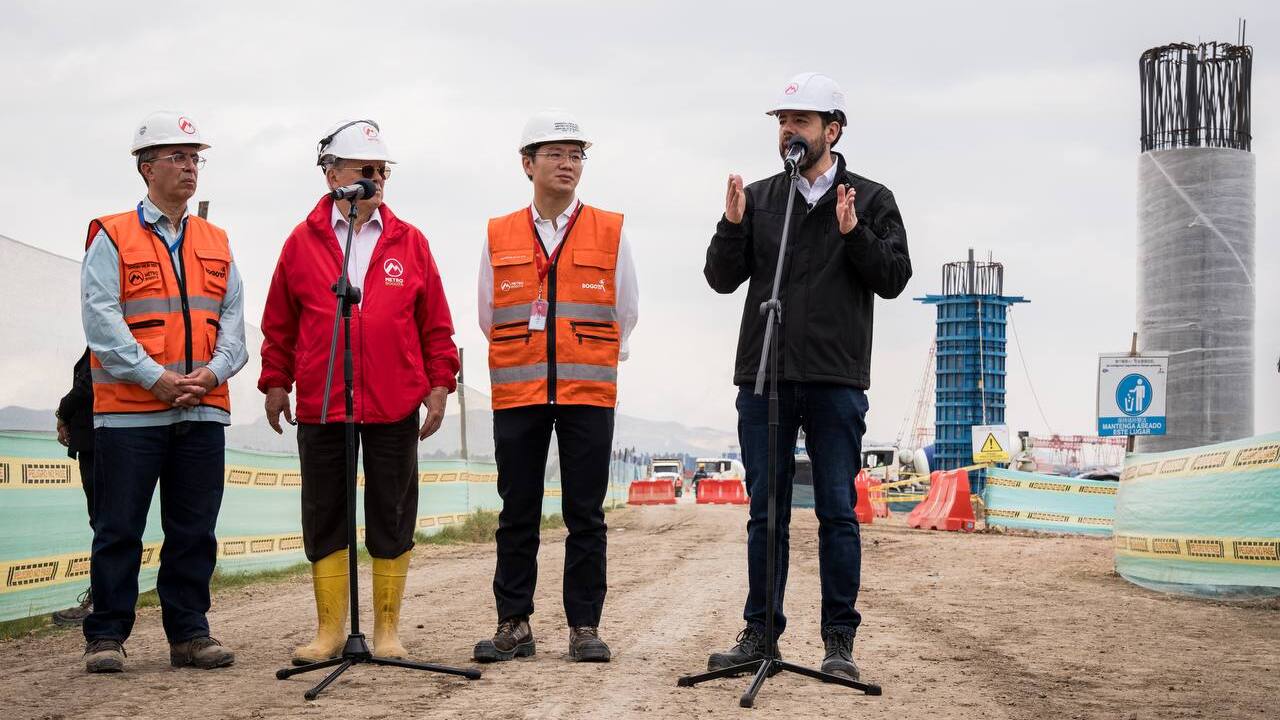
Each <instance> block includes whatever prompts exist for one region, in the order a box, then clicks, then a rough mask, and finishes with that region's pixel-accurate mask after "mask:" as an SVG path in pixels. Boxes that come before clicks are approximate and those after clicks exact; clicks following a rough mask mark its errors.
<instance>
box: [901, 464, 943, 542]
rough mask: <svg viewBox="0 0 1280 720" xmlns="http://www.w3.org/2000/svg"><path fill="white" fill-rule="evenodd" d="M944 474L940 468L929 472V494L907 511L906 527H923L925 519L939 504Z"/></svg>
mask: <svg viewBox="0 0 1280 720" xmlns="http://www.w3.org/2000/svg"><path fill="white" fill-rule="evenodd" d="M946 475H947V474H946V473H944V472H942V471H941V470H934V471H933V472H931V473H929V494H927V495H925V497H924V500H923V501H921V502H920V504H918V505H916V506H915V507H913V508H911V512H909V513H907V527H913V528H920V527H924V522H925V520H926V519H927V518H929V517H930V516H931V515H933V513H934V508H935V507H937V505H938V504H939V495H941V494H942V485H943V483H944V480H943V478H945V477H946Z"/></svg>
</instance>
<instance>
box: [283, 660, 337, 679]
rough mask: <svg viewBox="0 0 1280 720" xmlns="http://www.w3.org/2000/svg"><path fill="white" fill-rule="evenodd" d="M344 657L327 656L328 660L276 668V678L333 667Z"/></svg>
mask: <svg viewBox="0 0 1280 720" xmlns="http://www.w3.org/2000/svg"><path fill="white" fill-rule="evenodd" d="M345 659H346V658H340V657H336V658H329V659H328V660H321V661H320V662H313V663H307V664H306V665H299V666H298V667H292V668H285V669H284V670H277V671H276V679H277V680H284V679H285V678H290V677H293V676H294V675H300V674H302V673H307V672H311V671H312V670H320V669H322V668H327V667H333V666H334V665H337V664H338V663H340V662H342V661H343V660H345Z"/></svg>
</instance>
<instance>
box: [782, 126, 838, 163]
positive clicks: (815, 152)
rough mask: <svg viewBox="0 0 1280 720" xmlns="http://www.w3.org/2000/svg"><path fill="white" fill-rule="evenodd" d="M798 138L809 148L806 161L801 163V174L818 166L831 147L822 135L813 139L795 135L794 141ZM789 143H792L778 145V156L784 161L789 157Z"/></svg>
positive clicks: (805, 156) (806, 152)
mask: <svg viewBox="0 0 1280 720" xmlns="http://www.w3.org/2000/svg"><path fill="white" fill-rule="evenodd" d="M796 137H798V138H800V139H802V140H804V141H805V144H807V145H808V146H809V149H808V150H807V151H805V154H804V160H802V161H800V168H799V169H800V172H804V171H805V170H808V169H809V168H811V167H813V166H814V165H817V164H818V161H819V160H821V159H822V157H823V156H824V155H826V154H827V149H828V148H829V147H830V146H829V145H828V144H827V138H826V136H825V135H823V134H821V133H819V134H818V137H816V138H813V139H810V138H807V137H805V136H803V135H795V136H793V137H792V139H795V138H796ZM789 142H790V141H787V142H785V143H781V144H779V145H778V155H779V157H781V158H783V159H784V160H785V159H786V157H787V144H788V143H789Z"/></svg>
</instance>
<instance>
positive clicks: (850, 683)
mask: <svg viewBox="0 0 1280 720" xmlns="http://www.w3.org/2000/svg"><path fill="white" fill-rule="evenodd" d="M777 665H778V669H779V670H786V671H787V672H793V673H795V674H797V675H804V676H805V677H811V678H813V679H815V680H821V681H822V682H828V683H834V684H836V685H843V686H845V687H849V688H853V689H854V690H861V691H862V692H863V694H865V695H879V694H880V686H879V685H876V684H874V683H864V682H859V681H857V680H853V679H850V678H847V677H845V676H843V675H835V674H833V673H824V672H822V671H821V670H813V669H811V668H807V667H805V666H803V665H796V664H794V663H789V662H784V661H782V660H778V661H777Z"/></svg>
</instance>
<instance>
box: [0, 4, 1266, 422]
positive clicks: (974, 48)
mask: <svg viewBox="0 0 1280 720" xmlns="http://www.w3.org/2000/svg"><path fill="white" fill-rule="evenodd" d="M0 9H2V10H3V16H4V21H3V23H2V24H0V67H3V68H4V72H3V74H0V98H2V100H0V102H3V105H2V106H0V107H3V112H0V144H2V146H3V156H4V167H5V170H6V171H5V172H3V173H0V234H4V235H8V236H10V237H13V238H16V239H19V240H22V241H24V242H27V243H30V244H32V245H36V246H38V247H41V248H45V249H48V250H50V251H53V252H56V253H60V254H63V255H66V256H69V257H78V256H79V255H80V254H81V252H82V248H83V242H84V231H85V230H84V229H85V227H86V224H87V221H88V220H89V219H90V218H92V217H94V216H97V215H101V214H104V213H109V212H118V211H121V210H126V209H129V208H131V207H132V206H133V205H134V204H135V203H136V202H137V200H138V199H139V198H140V197H141V195H142V193H143V192H144V190H143V186H142V184H141V180H140V179H139V178H138V176H137V175H136V174H135V173H134V169H133V163H132V159H131V157H130V156H129V142H130V134H131V132H132V131H133V129H134V126H135V125H136V124H137V122H138V121H139V120H140V119H141V118H142V117H143V116H144V115H146V114H147V113H148V112H150V111H152V110H155V109H161V108H165V109H177V110H181V111H183V112H185V113H188V114H190V115H191V116H192V117H193V118H195V119H196V120H197V121H198V122H199V123H200V124H201V128H202V131H203V132H204V133H205V135H206V137H208V138H210V139H211V141H212V144H213V148H212V149H211V150H209V151H208V152H207V157H208V158H209V163H208V166H207V167H206V168H205V170H204V172H203V173H202V176H201V179H200V188H199V192H198V193H197V196H196V199H197V200H199V199H205V200H210V201H211V202H212V208H211V216H210V219H211V220H213V221H214V222H215V223H217V224H219V225H221V226H222V227H224V228H226V229H227V230H228V231H229V233H230V236H231V243H232V249H233V251H234V253H235V256H236V260H237V263H238V265H239V268H240V272H241V274H242V275H243V277H244V279H245V285H246V302H247V316H248V318H249V320H250V321H251V322H255V323H256V322H257V321H258V319H259V318H260V317H261V313H262V304H263V301H264V299H265V296H266V288H267V284H268V282H269V279H270V276H271V272H272V270H273V268H274V266H275V262H276V257H277V255H278V253H279V250H280V247H281V245H282V244H283V242H284V239H285V237H286V236H287V234H288V233H289V231H290V230H291V229H292V227H293V226H294V225H296V224H297V223H298V222H299V221H300V220H301V219H302V218H303V217H304V216H305V214H306V213H307V212H308V211H309V210H310V209H311V208H312V207H313V205H314V203H315V202H316V200H317V198H318V196H319V194H320V193H321V191H322V190H323V189H324V187H323V180H322V177H321V175H320V172H319V171H318V170H317V169H316V167H315V166H314V162H315V155H314V151H315V144H316V141H317V140H318V139H319V137H320V136H321V135H322V134H323V132H324V130H325V128H326V127H327V126H329V125H331V124H332V123H334V122H336V121H337V120H340V119H344V118H373V119H375V120H377V121H378V122H379V123H380V124H381V126H382V129H383V136H384V138H385V139H386V140H387V141H388V143H389V144H390V147H391V149H392V151H393V152H394V153H395V155H396V157H397V159H398V160H399V164H398V165H397V166H396V167H395V174H394V175H393V177H392V178H391V180H390V182H389V184H388V187H387V202H388V204H389V205H390V206H391V207H392V208H393V209H394V210H395V212H396V213H397V214H398V215H399V216H401V217H402V218H404V219H406V220H408V221H409V222H411V223H413V224H415V225H417V226H418V227H419V228H421V229H422V230H423V232H425V233H426V235H427V237H428V238H429V240H430V242H431V247H432V250H433V252H434V254H435V257H436V260H437V263H438V264H439V266H440V268H441V272H442V274H443V277H444V282H445V287H446V291H447V293H448V296H449V301H450V305H451V307H452V310H453V317H454V322H455V325H456V327H457V335H456V338H455V339H456V341H457V342H458V344H459V346H463V347H465V348H466V349H467V350H468V351H469V357H468V358H467V367H466V369H467V373H468V374H467V380H468V382H469V383H470V384H473V385H476V386H478V387H481V388H487V385H488V383H487V372H486V362H485V342H484V338H483V336H482V335H481V333H480V331H479V330H478V328H477V327H476V319H475V317H476V308H475V304H476V299H475V297H476V292H475V283H476V273H477V269H478V264H479V251H480V247H481V243H482V242H483V240H484V232H485V222H486V219H487V218H489V217H492V216H496V215H500V214H505V213H507V212H509V211H511V210H514V209H516V208H518V207H521V206H522V205H525V204H527V203H528V202H529V200H530V197H531V189H530V186H529V183H528V181H527V180H526V179H525V177H524V175H523V174H522V173H521V171H520V166H519V160H518V156H517V154H516V151H517V145H518V139H519V136H520V129H521V127H522V125H523V123H524V121H525V118H526V117H527V116H528V115H529V114H530V113H531V112H533V111H535V110H537V109H539V108H542V107H548V106H562V107H566V108H568V109H570V110H572V111H573V112H574V113H576V114H577V115H578V118H579V120H580V121H581V123H582V125H583V127H584V129H585V130H586V131H587V132H588V133H590V134H591V136H592V137H593V138H594V140H595V143H596V144H595V146H594V147H593V148H592V150H591V152H590V155H591V158H590V160H589V161H588V162H587V166H586V169H585V171H584V174H583V181H582V184H581V186H580V188H579V193H580V197H581V198H582V199H583V200H584V201H586V202H588V203H591V204H594V205H598V206H600V207H603V208H606V209H611V210H618V211H621V212H624V213H625V214H626V224H625V226H626V228H627V233H628V236H629V237H630V239H631V242H632V244H633V247H634V253H635V259H636V263H637V265H638V268H639V278H640V286H641V319H640V325H639V327H638V329H637V330H636V332H635V334H634V336H633V338H632V359H631V360H630V361H629V362H627V363H626V364H624V366H623V367H622V371H621V380H620V386H621V389H620V401H621V411H622V412H625V413H628V414H631V415H638V416H641V417H649V418H660V419H675V420H679V421H682V422H685V423H688V424H702V425H711V426H715V427H721V428H732V427H734V425H735V422H736V419H735V413H734V409H733V397H734V388H733V387H732V385H731V381H730V378H731V370H732V363H733V355H734V346H735V342H736V336H737V330H738V323H739V319H740V314H741V311H742V301H743V294H742V292H741V291H740V292H739V293H737V294H735V295H733V296H719V295H716V294H714V293H713V292H711V290H709V289H708V288H707V286H706V283H705V281H704V280H703V278H702V274H701V271H702V265H703V260H704V254H705V251H706V246H707V243H708V240H709V239H710V236H711V233H712V231H713V229H714V226H715V222H716V220H717V219H718V218H719V216H720V213H721V211H722V210H723V200H724V183H725V177H726V175H727V174H728V173H730V172H737V173H740V174H742V175H743V176H744V177H746V178H747V179H748V181H750V180H754V179H758V178H761V177H765V176H767V175H770V174H773V173H774V172H776V170H777V166H778V159H777V154H776V152H777V151H776V125H775V123H774V121H773V120H772V118H769V117H767V116H765V114H764V111H765V109H767V107H768V106H769V103H770V102H771V100H772V99H773V97H774V95H775V93H776V92H777V91H778V89H779V88H780V87H781V86H782V85H783V84H784V83H785V82H786V80H787V79H788V78H789V77H790V76H791V75H793V74H795V73H797V72H802V71H807V70H817V71H822V72H825V73H827V74H829V75H831V76H832V77H834V78H835V79H836V80H837V82H839V83H840V84H841V85H842V86H843V87H844V89H845V92H846V94H847V96H848V97H849V106H850V125H849V127H848V129H847V131H846V133H845V136H844V139H843V140H842V141H841V142H840V145H839V147H838V148H837V149H838V150H840V151H843V152H844V153H845V155H846V158H847V159H848V161H849V164H850V167H851V169H853V170H854V171H855V172H858V173H860V174H862V175H865V176H868V177H870V178H873V179H875V180H878V181H880V182H882V183H884V184H885V185H887V186H888V187H890V188H891V189H892V190H893V191H894V193H895V194H896V196H897V198H898V202H899V205H900V207H901V209H902V213H903V217H904V219H905V222H906V227H907V231H908V238H909V241H910V249H911V256H912V262H913V264H914V267H915V276H914V277H913V278H912V280H911V283H910V284H909V285H908V287H907V290H906V292H905V293H903V295H902V297H900V298H898V299H895V300H892V301H878V304H877V308H876V327H875V351H874V358H873V363H872V383H873V387H872V390H871V392H870V397H871V415H870V417H869V427H870V433H869V435H870V436H871V437H872V438H889V439H891V438H893V437H894V436H895V435H896V434H897V432H898V428H899V426H900V425H901V424H902V422H903V419H904V417H905V416H906V415H908V414H909V413H910V411H911V409H912V407H911V406H912V403H913V401H914V399H915V394H916V392H917V390H918V387H919V385H920V380H921V371H922V369H923V367H924V362H925V358H926V354H927V352H928V348H929V343H930V340H931V338H932V335H933V331H934V326H933V318H934V309H933V308H932V307H928V306H924V305H921V304H919V303H916V302H913V301H912V299H911V298H913V297H917V296H921V295H924V294H926V293H936V292H938V291H939V283H940V277H941V271H940V266H941V265H942V263H944V262H947V261H951V260H959V259H961V258H962V257H963V256H964V254H965V252H966V250H967V248H970V247H972V248H974V249H975V250H977V251H978V253H979V254H980V255H981V256H983V257H985V256H986V254H987V253H988V252H990V253H992V254H993V255H994V257H995V259H996V260H998V261H1001V262H1003V263H1004V264H1005V268H1006V270H1005V288H1006V292H1007V293H1009V294H1019V295H1024V296H1026V297H1027V298H1028V299H1030V300H1031V303H1030V304H1029V305H1022V306H1019V307H1017V308H1016V309H1015V310H1014V326H1015V329H1016V333H1017V336H1018V339H1019V340H1020V345H1021V352H1020V351H1019V348H1018V347H1017V345H1015V344H1014V343H1012V342H1011V343H1010V356H1009V378H1008V382H1007V386H1008V389H1009V399H1008V406H1009V421H1010V424H1011V425H1012V426H1013V427H1014V428H1026V429H1030V430H1032V431H1034V432H1037V433H1043V432H1047V431H1049V430H1050V429H1051V430H1053V431H1056V432H1059V433H1082V434H1091V433H1092V432H1093V431H1094V396H1095V375H1096V366H1097V355H1098V353H1099V352H1114V351H1124V350H1127V349H1128V344H1129V335H1130V332H1132V330H1133V329H1134V325H1135V318H1134V306H1135V292H1134V287H1133V284H1134V280H1135V276H1136V270H1135V268H1134V258H1135V237H1136V231H1137V220H1136V208H1135V201H1136V200H1135V199H1136V175H1137V169H1136V168H1137V159H1138V150H1139V146H1138V133H1139V125H1138V122H1139V118H1138V107H1139V106H1138V102H1139V98H1138V77H1137V60H1138V56H1139V54H1140V53H1141V52H1142V51H1143V50H1144V49H1146V48H1149V47H1153V46H1157V45H1162V44H1166V43H1170V42H1177V41H1191V42H1195V41H1198V40H1203V41H1209V40H1223V41H1231V42H1234V41H1235V40H1236V19H1237V17H1239V16H1241V15H1243V16H1245V17H1247V18H1248V20H1249V32H1248V41H1249V43H1250V44H1252V45H1254V46H1255V48H1256V56H1255V62H1254V75H1253V91H1254V102H1253V134H1254V151H1255V152H1256V154H1257V156H1258V183H1257V198H1258V219H1257V227H1258V235H1257V254H1256V259H1257V272H1256V277H1257V285H1256V287H1257V337H1256V347H1257V358H1258V362H1257V384H1256V403H1255V404H1256V406H1257V431H1258V432H1259V433H1261V432H1264V431H1274V430H1278V429H1280V378H1278V376H1277V372H1276V359H1277V356H1280V323H1278V322H1277V310H1276V309H1277V308H1278V307H1280V285H1278V284H1277V280H1276V278H1277V275H1278V274H1280V273H1277V271H1278V270H1280V244H1277V243H1276V232H1277V228H1280V217H1278V213H1277V209H1276V206H1275V204H1274V203H1271V202H1268V200H1269V199H1270V198H1272V197H1274V196H1275V194H1276V192H1277V190H1278V189H1280V148H1278V145H1280V96H1278V95H1277V93H1276V92H1274V90H1275V89H1276V88H1280V84H1278V81H1280V61H1278V59H1280V28H1278V27H1277V21H1280V11H1277V10H1276V9H1275V5H1274V3H1268V2H1215V3H1208V2H1203V0H1201V1H1200V2H1172V1H1170V0H1160V1H1158V2H1141V3H1138V2H1114V0H1112V1H1110V2H1071V3H1067V2H1062V3H1043V2H1035V3H1029V2H970V3H943V2H935V3H921V2H902V1H899V2H893V3H889V2H878V3H852V2H828V3H810V4H804V5H788V4H782V3H747V2H732V3H718V4H712V3H695V2H687V1H686V2H678V3H657V2H649V3H643V4H635V5H634V6H631V5H627V6H624V5H623V4H622V3H615V2H599V1H598V2H552V1H551V0H544V1H542V2H537V3H513V2H502V3H482V2H469V3H447V2H430V3H413V4H410V3H395V2H381V3H356V2H353V3H347V4H332V3H321V2H314V1H312V2H305V3H303V2H296V3H286V2H253V3H241V2H217V3H209V2H205V3H193V2H185V3H184V2H172V1H170V2H155V3H100V2H85V3H45V2H41V3H36V2H13V0H3V2H2V3H0ZM783 32H787V33H788V34H787V35H783V34H782V33H783ZM193 207H194V206H193ZM6 270H7V271H8V272H9V273H13V272H15V271H16V272H18V273H20V272H21V269H20V268H18V269H15V268H6ZM37 301H38V300H37ZM21 311H22V309H21V308H7V309H6V312H21ZM254 351H255V352H256V348H255V349H254ZM1024 363H1025V367H1026V368H1027V369H1029V374H1028V372H1027V370H1024ZM246 381H247V382H250V383H253V382H256V378H243V379H241V382H246ZM1033 384H1034V388H1035V390H1036V392H1037V393H1038V396H1039V400H1040V406H1041V407H1042V408H1043V418H1042V416H1041V413H1040V412H1039V411H1038V410H1037V408H1036V403H1035V402H1034V400H1033V398H1032V394H1031V390H1030V389H1031V387H1032V385H1033ZM1046 420H1047V424H1046Z"/></svg>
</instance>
